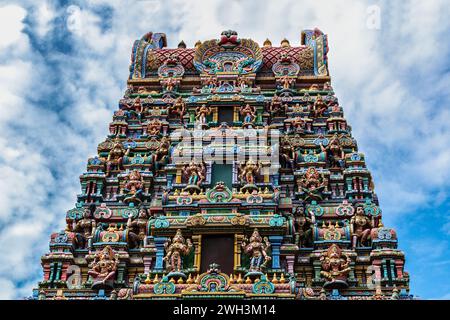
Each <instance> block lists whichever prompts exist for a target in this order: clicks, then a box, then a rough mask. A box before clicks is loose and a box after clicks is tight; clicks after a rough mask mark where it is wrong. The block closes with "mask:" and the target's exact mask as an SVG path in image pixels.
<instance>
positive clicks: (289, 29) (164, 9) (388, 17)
mask: <svg viewBox="0 0 450 320" xmlns="http://www.w3.org/2000/svg"><path fill="white" fill-rule="evenodd" d="M378 10H379V12H380V15H379V17H380V20H379V21H378V20H377V12H378ZM449 16H450V6H449V5H448V1H447V0H427V1H422V0H411V1H377V0H367V1H361V0H360V1H356V0H355V1H351V0H346V1H333V0H331V1H330V0H326V1H325V0H323V1H321V0H313V1H295V0H294V1H280V0H277V1H270V2H269V1H267V2H266V3H265V2H263V1H257V0H255V1H233V0H223V1H186V0H170V1H168V0H166V1H161V2H160V1H156V0H141V1H137V0H136V1H131V0H128V1H125V0H124V1H111V0H109V1H107V0H103V1H101V0H98V1H94V0H92V1H38V2H37V1H27V0H23V1H0V24H1V26H0V130H1V134H0V150H1V152H0V298H2V299H18V298H23V297H27V296H30V295H31V289H32V287H34V286H35V285H36V283H37V282H38V281H39V280H40V279H41V278H42V270H41V267H40V256H41V255H42V254H44V253H45V252H47V250H48V239H49V235H50V233H51V232H54V231H58V230H60V229H62V228H63V225H64V216H65V212H66V211H67V210H68V209H70V208H72V207H73V206H74V203H75V201H76V194H77V193H79V191H80V186H79V180H78V176H79V175H80V174H81V173H82V172H83V171H84V170H85V167H86V161H87V159H88V157H90V156H93V155H95V153H96V148H97V144H98V143H99V142H101V141H103V139H104V138H105V136H106V134H107V132H108V123H109V122H110V120H111V118H112V114H113V111H114V110H115V109H117V106H118V100H119V99H120V98H121V97H122V95H123V92H124V90H125V87H126V79H127V77H128V66H129V57H130V52H131V45H132V43H133V41H134V40H135V39H138V38H140V37H141V36H142V35H143V34H145V33H146V32H148V31H154V32H165V33H166V34H167V37H168V42H169V47H175V46H176V45H177V44H178V42H179V41H180V40H184V41H185V42H186V43H187V45H188V46H190V47H191V46H193V44H194V43H195V41H197V40H207V39H212V38H218V36H219V34H220V32H221V31H223V30H225V29H230V28H231V29H235V30H237V31H238V33H239V35H240V36H241V37H243V38H244V37H245V38H246V37H248V38H252V39H254V40H255V41H257V42H258V43H260V44H262V42H263V41H264V40H265V39H266V38H267V37H268V38H269V39H270V40H271V41H272V42H273V43H274V45H275V44H278V43H279V42H280V41H281V40H282V39H283V38H284V37H286V38H287V39H289V40H290V42H291V45H299V43H300V33H301V30H302V29H307V28H313V27H316V26H317V27H319V28H320V29H322V30H323V31H324V32H325V33H327V34H328V35H329V46H330V53H329V60H330V70H331V74H332V77H333V86H334V88H335V91H336V94H337V95H338V97H339V100H340V103H341V105H342V106H343V107H344V111H345V114H346V117H347V118H348V120H349V122H350V124H351V125H352V127H353V135H354V136H355V137H356V139H357V140H358V143H359V147H360V150H362V151H363V152H364V153H365V154H366V159H367V162H368V165H369V169H371V170H372V173H373V176H374V180H375V185H376V191H377V193H378V195H379V198H380V202H381V207H382V210H383V214H384V223H385V225H387V226H390V227H394V228H395V229H396V230H397V232H398V234H399V238H400V248H401V249H403V250H404V251H405V252H406V254H407V265H406V269H407V270H408V271H409V272H410V274H411V292H412V293H414V294H416V295H418V296H419V297H422V298H434V299H450V280H449V279H450V257H449V256H448V255H447V254H448V252H449V235H450V215H449V211H450V205H449V190H450V189H449V187H450V180H449V178H450V148H449V143H450V125H449V123H450V108H449V106H450V104H449V103H450V96H449V94H450V90H449V88H450V73H449V71H450V70H449V66H450V65H449V61H450V55H449V54H450V42H449V40H448V39H449V38H450V20H449V18H448V17H449ZM374 19H375V20H374Z"/></svg>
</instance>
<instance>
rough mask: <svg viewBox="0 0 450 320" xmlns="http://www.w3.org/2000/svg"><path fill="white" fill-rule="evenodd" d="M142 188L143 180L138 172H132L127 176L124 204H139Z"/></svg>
mask: <svg viewBox="0 0 450 320" xmlns="http://www.w3.org/2000/svg"><path fill="white" fill-rule="evenodd" d="M143 188H144V179H143V178H142V176H141V174H140V172H139V171H138V170H133V171H131V173H130V174H129V175H128V176H127V179H126V183H125V186H124V191H125V192H126V198H125V200H124V202H127V203H128V202H134V203H136V202H137V203H139V202H141V201H140V200H139V196H140V194H141V193H142V191H143Z"/></svg>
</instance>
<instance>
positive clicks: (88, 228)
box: [72, 208, 96, 247]
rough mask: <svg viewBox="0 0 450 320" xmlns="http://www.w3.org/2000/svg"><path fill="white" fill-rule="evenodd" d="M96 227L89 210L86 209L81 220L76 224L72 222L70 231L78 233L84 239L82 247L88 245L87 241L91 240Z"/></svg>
mask: <svg viewBox="0 0 450 320" xmlns="http://www.w3.org/2000/svg"><path fill="white" fill-rule="evenodd" d="M95 227H96V222H95V219H92V218H91V210H90V209H88V208H86V209H84V211H83V218H82V219H81V220H79V221H77V222H75V221H74V222H73V227H72V230H73V231H74V232H78V233H79V234H80V235H82V236H83V238H84V243H83V246H84V247H86V246H87V245H88V244H89V239H91V238H92V236H93V234H94V231H95Z"/></svg>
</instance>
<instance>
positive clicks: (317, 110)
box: [312, 94, 328, 118]
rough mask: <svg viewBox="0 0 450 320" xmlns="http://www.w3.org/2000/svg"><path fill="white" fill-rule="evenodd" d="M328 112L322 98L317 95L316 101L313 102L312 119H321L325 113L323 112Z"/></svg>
mask: <svg viewBox="0 0 450 320" xmlns="http://www.w3.org/2000/svg"><path fill="white" fill-rule="evenodd" d="M327 110H328V105H327V104H326V103H325V101H323V99H322V96H321V95H320V94H319V95H317V98H316V101H315V102H314V106H313V110H312V112H313V117H315V118H317V117H322V116H323V115H324V113H325V111H327Z"/></svg>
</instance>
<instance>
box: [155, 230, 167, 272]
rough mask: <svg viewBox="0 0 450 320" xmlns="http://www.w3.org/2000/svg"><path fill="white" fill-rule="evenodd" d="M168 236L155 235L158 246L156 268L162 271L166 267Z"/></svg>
mask: <svg viewBox="0 0 450 320" xmlns="http://www.w3.org/2000/svg"><path fill="white" fill-rule="evenodd" d="M166 241H167V238H166V237H155V247H156V261H155V270H158V271H162V270H163V269H164V260H163V259H164V244H165V243H166Z"/></svg>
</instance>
